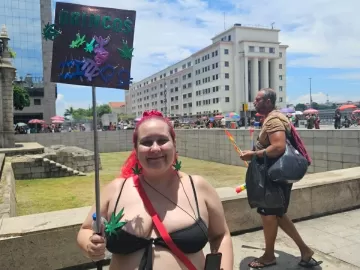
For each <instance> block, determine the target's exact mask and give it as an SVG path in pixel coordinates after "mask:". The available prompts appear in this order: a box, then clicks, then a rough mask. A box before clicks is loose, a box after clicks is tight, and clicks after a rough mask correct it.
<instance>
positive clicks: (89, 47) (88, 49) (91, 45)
mask: <svg viewBox="0 0 360 270" xmlns="http://www.w3.org/2000/svg"><path fill="white" fill-rule="evenodd" d="M94 43H95V39H94V38H93V39H92V40H91V41H90V43H86V45H85V48H84V50H85V52H88V53H92V52H93V51H94Z"/></svg>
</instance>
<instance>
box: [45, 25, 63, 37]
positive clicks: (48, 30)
mask: <svg viewBox="0 0 360 270" xmlns="http://www.w3.org/2000/svg"><path fill="white" fill-rule="evenodd" d="M60 34H61V31H59V30H57V29H56V25H55V24H50V23H47V24H46V25H45V26H44V28H43V31H42V35H43V37H44V38H45V40H54V39H55V38H56V37H57V36H58V35H60Z"/></svg>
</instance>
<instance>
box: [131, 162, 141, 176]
mask: <svg viewBox="0 0 360 270" xmlns="http://www.w3.org/2000/svg"><path fill="white" fill-rule="evenodd" d="M132 171H133V173H134V174H135V175H140V174H141V168H140V167H139V164H137V163H136V164H135V167H134V168H132Z"/></svg>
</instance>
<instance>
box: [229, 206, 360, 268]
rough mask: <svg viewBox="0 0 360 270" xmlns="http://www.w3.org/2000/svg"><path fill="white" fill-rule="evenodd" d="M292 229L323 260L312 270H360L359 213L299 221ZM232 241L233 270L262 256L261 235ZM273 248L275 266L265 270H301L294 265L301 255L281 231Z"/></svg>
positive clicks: (247, 235)
mask: <svg viewBox="0 0 360 270" xmlns="http://www.w3.org/2000/svg"><path fill="white" fill-rule="evenodd" d="M295 226H296V227H297V228H298V230H299V232H300V234H301V236H302V237H303V239H304V240H305V242H306V243H307V244H308V245H309V246H310V247H311V248H312V249H314V251H315V256H314V258H315V259H316V260H318V261H319V260H320V261H323V263H322V264H321V266H320V267H317V268H313V269H326V270H335V269H336V270H337V269H341V270H350V269H354V270H355V269H360V252H359V251H360V210H354V211H349V212H345V213H340V214H335V215H331V216H327V217H322V218H317V219H312V220H308V221H303V222H298V223H296V224H295ZM232 239H233V244H234V252H235V265H234V269H240V270H247V269H249V267H248V263H249V262H250V261H251V260H252V258H254V257H258V256H261V255H262V254H263V250H262V248H264V247H265V245H264V237H263V232H262V231H257V232H253V233H247V234H244V235H240V236H235V237H233V238H232ZM275 248H276V250H277V251H276V253H277V254H276V256H277V257H278V260H277V263H278V264H277V266H274V267H268V268H266V269H269V270H280V269H281V270H282V269H304V268H302V267H300V266H298V265H297V264H298V262H299V261H300V254H299V251H298V249H297V247H296V245H295V244H294V243H293V242H292V240H291V239H290V238H289V237H287V236H286V235H285V233H284V232H283V231H281V230H279V233H278V238H277V240H276V246H275Z"/></svg>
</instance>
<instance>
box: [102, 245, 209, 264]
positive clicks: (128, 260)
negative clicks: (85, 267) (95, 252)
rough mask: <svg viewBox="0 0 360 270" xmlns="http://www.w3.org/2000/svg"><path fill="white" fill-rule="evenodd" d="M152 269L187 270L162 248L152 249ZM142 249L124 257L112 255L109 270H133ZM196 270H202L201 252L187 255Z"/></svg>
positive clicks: (138, 260)
mask: <svg viewBox="0 0 360 270" xmlns="http://www.w3.org/2000/svg"><path fill="white" fill-rule="evenodd" d="M152 252H153V269H156V270H169V269H171V270H183V269H187V268H186V267H185V266H184V265H183V263H182V262H181V261H180V260H178V259H177V258H176V257H175V256H174V255H173V254H172V253H171V252H170V251H168V250H167V249H165V248H163V247H157V246H155V247H153V251H152ZM143 253H144V249H142V250H139V251H137V252H134V253H132V254H128V255H126V256H122V255H117V254H113V255H112V260H111V263H110V269H109V270H135V269H139V264H140V261H141V258H142V256H143ZM187 256H188V258H189V259H190V261H191V262H192V263H193V264H194V266H195V267H196V269H204V267H205V265H204V261H205V258H204V253H203V252H202V251H200V252H197V253H193V254H187Z"/></svg>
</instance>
